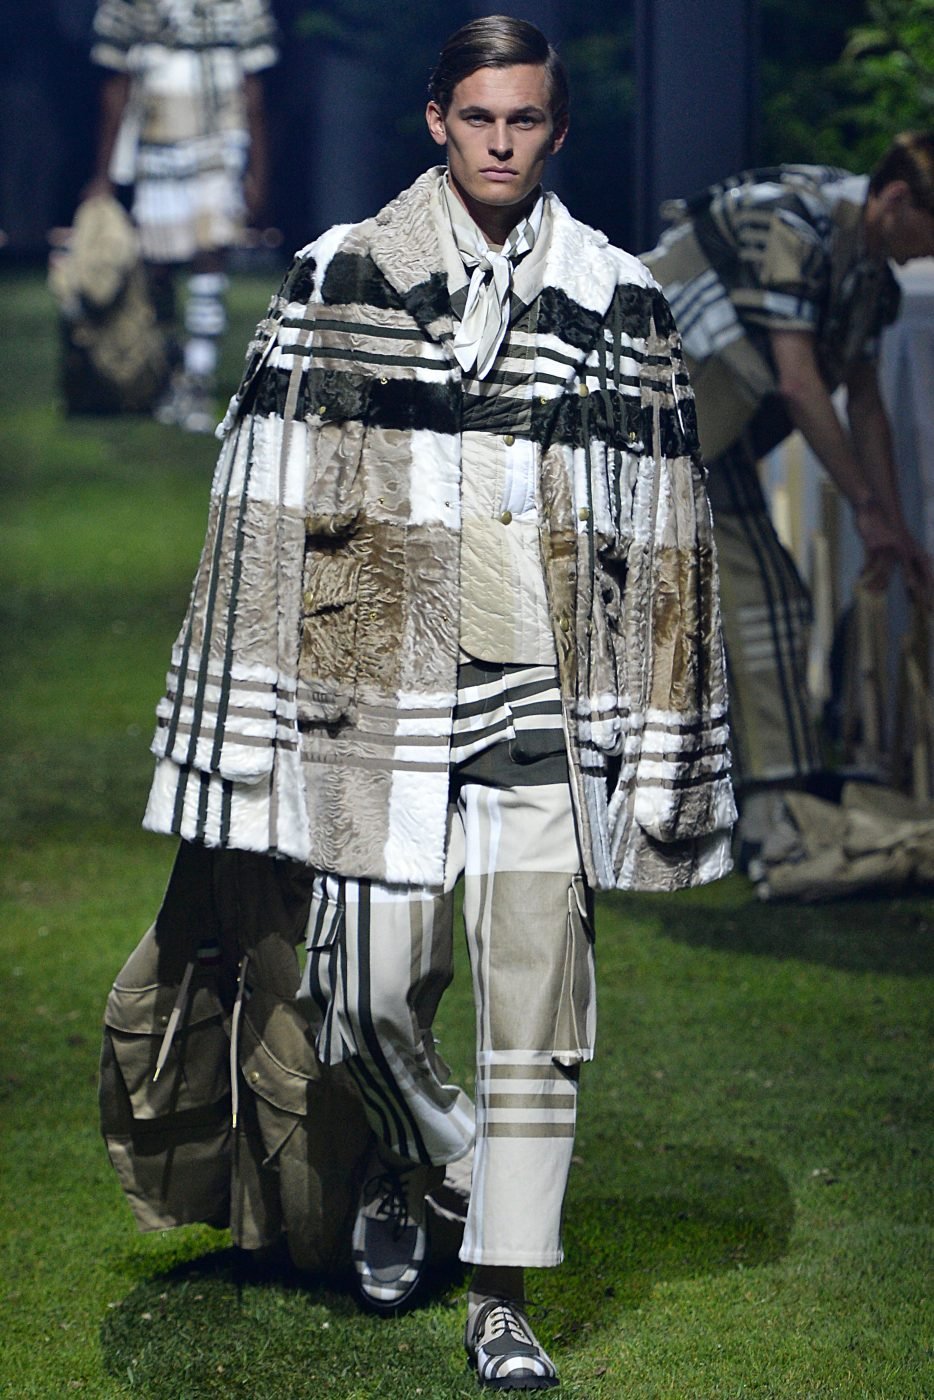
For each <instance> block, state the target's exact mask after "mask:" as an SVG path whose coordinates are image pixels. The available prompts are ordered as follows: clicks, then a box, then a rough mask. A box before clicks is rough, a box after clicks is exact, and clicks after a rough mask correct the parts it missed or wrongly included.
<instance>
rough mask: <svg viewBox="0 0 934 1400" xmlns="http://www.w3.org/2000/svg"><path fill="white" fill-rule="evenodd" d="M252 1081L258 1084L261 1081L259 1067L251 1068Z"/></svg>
mask: <svg viewBox="0 0 934 1400" xmlns="http://www.w3.org/2000/svg"><path fill="white" fill-rule="evenodd" d="M250 1083H251V1084H258V1083H259V1070H258V1069H251V1070H250Z"/></svg>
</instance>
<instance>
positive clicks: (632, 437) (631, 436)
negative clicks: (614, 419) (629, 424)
mask: <svg viewBox="0 0 934 1400" xmlns="http://www.w3.org/2000/svg"><path fill="white" fill-rule="evenodd" d="M638 436H639V434H638V433H637V432H636V430H635V428H630V429H629V441H630V442H635V440H636V438H637V437H638Z"/></svg>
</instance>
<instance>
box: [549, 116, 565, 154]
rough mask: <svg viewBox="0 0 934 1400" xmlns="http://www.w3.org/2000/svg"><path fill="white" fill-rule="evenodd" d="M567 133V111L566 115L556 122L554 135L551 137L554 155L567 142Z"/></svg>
mask: <svg viewBox="0 0 934 1400" xmlns="http://www.w3.org/2000/svg"><path fill="white" fill-rule="evenodd" d="M567 134H568V114H567V112H565V114H564V116H563V117H561V118H560V119H559V120H558V121H556V122H555V130H554V135H553V136H552V138H551V154H552V155H555V153H556V152H557V151H560V149H561V147H562V146H563V145H564V142H565V139H566V137H567Z"/></svg>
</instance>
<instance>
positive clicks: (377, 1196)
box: [366, 1168, 412, 1240]
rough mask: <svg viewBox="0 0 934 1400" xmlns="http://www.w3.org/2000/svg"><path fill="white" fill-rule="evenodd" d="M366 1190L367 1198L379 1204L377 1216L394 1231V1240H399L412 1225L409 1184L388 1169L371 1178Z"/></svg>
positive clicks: (399, 1175)
mask: <svg viewBox="0 0 934 1400" xmlns="http://www.w3.org/2000/svg"><path fill="white" fill-rule="evenodd" d="M366 1190H367V1198H368V1199H369V1200H370V1201H376V1202H378V1204H377V1206H376V1215H377V1216H378V1217H379V1218H380V1219H381V1220H385V1221H386V1223H387V1224H388V1225H389V1227H390V1228H391V1230H392V1237H393V1239H394V1240H397V1239H398V1238H399V1236H400V1235H401V1234H402V1232H403V1230H405V1229H407V1228H408V1226H409V1225H411V1223H412V1220H411V1216H410V1215H409V1197H408V1182H407V1181H406V1180H405V1179H404V1177H403V1176H402V1174H401V1173H399V1172H395V1171H391V1170H390V1169H389V1168H387V1169H386V1170H385V1171H384V1172H380V1173H379V1175H377V1176H372V1177H370V1179H369V1181H368V1182H367V1187H366Z"/></svg>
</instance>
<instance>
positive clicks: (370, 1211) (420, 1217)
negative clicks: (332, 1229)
mask: <svg viewBox="0 0 934 1400" xmlns="http://www.w3.org/2000/svg"><path fill="white" fill-rule="evenodd" d="M443 1174H444V1168H443V1167H440V1168H439V1167H429V1166H424V1165H423V1164H422V1163H420V1162H399V1161H394V1162H390V1161H388V1160H387V1159H386V1158H385V1157H380V1156H379V1155H376V1154H375V1155H374V1157H373V1159H372V1161H371V1163H370V1168H369V1170H368V1172H367V1175H366V1177H365V1179H364V1182H363V1187H362V1190H361V1192H360V1202H359V1205H358V1207H357V1216H356V1220H355V1221H354V1228H353V1264H354V1271H355V1274H356V1280H357V1289H358V1292H359V1295H360V1300H361V1302H362V1303H363V1304H364V1305H365V1306H366V1307H367V1308H370V1309H372V1310H373V1311H374V1312H380V1313H395V1312H401V1311H403V1310H404V1309H405V1308H407V1307H410V1306H411V1304H412V1303H413V1301H414V1299H415V1296H416V1294H417V1292H418V1289H419V1285H420V1283H421V1282H422V1278H423V1275H424V1272H425V1268H426V1266H427V1263H428V1247H429V1227H428V1213H427V1211H426V1206H425V1193H426V1191H427V1190H428V1189H429V1187H430V1186H431V1185H433V1184H435V1183H439V1182H440V1179H441V1177H442V1176H443Z"/></svg>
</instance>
